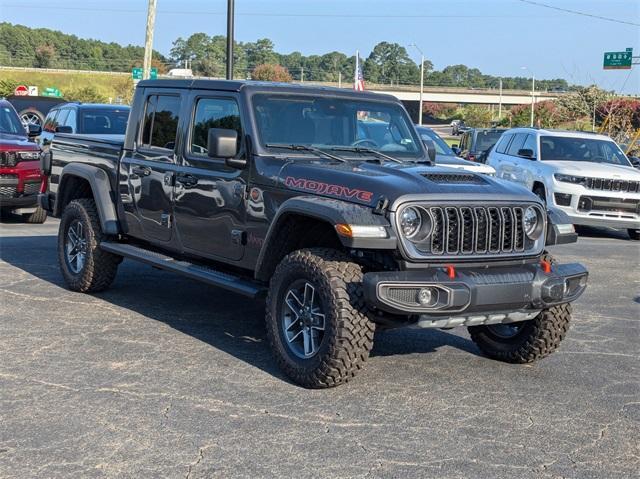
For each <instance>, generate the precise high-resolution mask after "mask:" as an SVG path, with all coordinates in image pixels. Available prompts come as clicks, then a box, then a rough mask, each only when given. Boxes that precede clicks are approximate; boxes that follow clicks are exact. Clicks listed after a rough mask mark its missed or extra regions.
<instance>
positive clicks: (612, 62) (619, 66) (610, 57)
mask: <svg viewBox="0 0 640 479" xmlns="http://www.w3.org/2000/svg"><path fill="white" fill-rule="evenodd" d="M632 58H633V49H632V48H627V50H626V51H624V52H605V54H604V64H603V68H604V69H605V70H631V59H632Z"/></svg>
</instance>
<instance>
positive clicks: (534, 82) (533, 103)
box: [531, 74, 536, 128]
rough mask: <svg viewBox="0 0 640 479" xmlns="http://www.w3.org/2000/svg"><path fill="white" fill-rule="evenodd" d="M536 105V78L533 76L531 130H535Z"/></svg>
mask: <svg viewBox="0 0 640 479" xmlns="http://www.w3.org/2000/svg"><path fill="white" fill-rule="evenodd" d="M535 104H536V76H535V75H534V74H531V128H533V110H534V108H535Z"/></svg>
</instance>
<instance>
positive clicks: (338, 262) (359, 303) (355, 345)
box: [266, 248, 375, 388]
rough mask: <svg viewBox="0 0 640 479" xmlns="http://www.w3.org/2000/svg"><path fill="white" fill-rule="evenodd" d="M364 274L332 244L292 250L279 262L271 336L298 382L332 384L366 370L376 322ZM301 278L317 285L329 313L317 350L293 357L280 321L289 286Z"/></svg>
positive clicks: (271, 299) (271, 300) (269, 306)
mask: <svg viewBox="0 0 640 479" xmlns="http://www.w3.org/2000/svg"><path fill="white" fill-rule="evenodd" d="M362 275H363V273H362V269H361V267H360V266H359V265H357V264H356V263H353V262H352V261H351V259H350V258H349V257H348V256H346V255H345V254H343V253H341V252H340V251H337V250H334V249H330V248H313V249H304V250H298V251H294V252H293V253H290V254H289V255H287V256H286V257H285V258H284V259H283V260H282V261H281V262H280V263H279V264H278V266H277V268H276V270H275V272H274V274H273V276H272V278H271V282H270V286H269V294H268V296H267V303H266V329H267V337H268V339H269V343H270V344H271V348H272V350H273V352H274V355H275V358H276V361H277V362H278V365H279V366H280V367H281V368H282V370H283V371H284V372H285V374H286V375H287V376H288V377H289V378H291V380H292V381H294V382H295V383H297V384H299V385H301V386H304V387H307V388H328V387H333V386H337V385H339V384H342V383H345V382H347V381H348V380H349V379H351V378H352V377H353V376H355V375H356V373H358V371H360V370H361V369H362V368H363V366H364V364H365V362H366V360H367V358H368V357H369V352H370V351H371V348H372V347H373V336H374V330H375V324H374V323H373V322H371V321H370V320H369V319H368V317H367V308H366V306H365V302H364V296H363V291H362ZM297 279H304V280H307V281H310V282H312V283H313V284H315V285H316V286H317V288H316V291H317V292H318V293H319V294H320V298H321V304H322V306H323V312H324V313H325V316H326V319H325V330H324V337H323V338H322V340H321V343H320V346H319V348H318V352H317V353H316V355H315V356H312V357H310V358H307V359H303V358H299V357H297V356H295V355H294V354H293V353H292V352H291V351H290V349H289V347H288V346H287V344H285V343H284V341H285V339H284V333H283V326H282V321H281V308H283V307H284V306H283V302H284V295H285V294H286V291H287V287H288V285H290V284H291V283H292V282H293V281H295V280H297Z"/></svg>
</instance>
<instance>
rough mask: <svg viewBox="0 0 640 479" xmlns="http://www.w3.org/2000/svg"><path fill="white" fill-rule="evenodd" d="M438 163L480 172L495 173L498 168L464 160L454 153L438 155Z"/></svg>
mask: <svg viewBox="0 0 640 479" xmlns="http://www.w3.org/2000/svg"><path fill="white" fill-rule="evenodd" d="M436 165H438V166H447V167H449V168H459V169H462V170H466V171H475V172H478V173H485V174H487V173H495V172H496V170H495V169H494V168H493V167H491V166H489V165H485V164H484V163H476V162H473V161H468V160H463V159H462V158H458V157H457V156H453V155H436Z"/></svg>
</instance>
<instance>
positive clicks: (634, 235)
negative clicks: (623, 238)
mask: <svg viewBox="0 0 640 479" xmlns="http://www.w3.org/2000/svg"><path fill="white" fill-rule="evenodd" d="M627 233H628V234H629V238H631V239H632V240H634V241H639V240H640V229H628V230H627Z"/></svg>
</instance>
